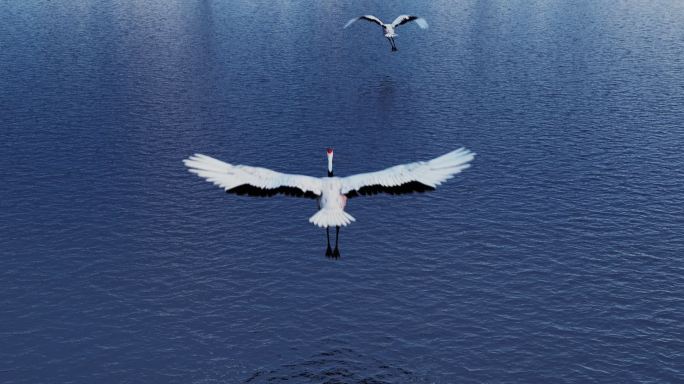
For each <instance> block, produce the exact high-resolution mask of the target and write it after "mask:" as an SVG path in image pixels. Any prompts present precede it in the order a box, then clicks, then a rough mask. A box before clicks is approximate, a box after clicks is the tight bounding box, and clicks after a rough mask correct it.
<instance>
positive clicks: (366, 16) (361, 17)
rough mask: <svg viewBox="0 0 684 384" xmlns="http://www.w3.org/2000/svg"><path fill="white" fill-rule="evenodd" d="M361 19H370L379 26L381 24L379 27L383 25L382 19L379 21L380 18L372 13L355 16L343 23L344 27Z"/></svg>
mask: <svg viewBox="0 0 684 384" xmlns="http://www.w3.org/2000/svg"><path fill="white" fill-rule="evenodd" d="M361 19H363V20H368V21H372V22H374V23H375V24H377V25H379V26H381V27H382V25H383V24H382V21H380V19H378V18H377V17H375V16H373V15H363V16H359V17H355V18H353V19H351V20H349V21H347V24H345V25H344V28H347V27H348V26H350V25H352V24H354V22H355V21H358V20H361Z"/></svg>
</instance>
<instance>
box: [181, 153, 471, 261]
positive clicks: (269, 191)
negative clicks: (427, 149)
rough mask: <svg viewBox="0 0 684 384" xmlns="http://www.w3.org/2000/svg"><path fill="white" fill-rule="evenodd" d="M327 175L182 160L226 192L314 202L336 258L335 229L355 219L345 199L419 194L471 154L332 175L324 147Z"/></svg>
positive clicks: (460, 166)
mask: <svg viewBox="0 0 684 384" xmlns="http://www.w3.org/2000/svg"><path fill="white" fill-rule="evenodd" d="M327 156H328V176H327V177H311V176H304V175H291V174H286V173H280V172H276V171H272V170H270V169H266V168H259V167H251V166H247V165H233V164H228V163H224V162H223V161H221V160H217V159H214V158H212V157H209V156H206V155H201V154H195V155H193V156H191V157H190V158H188V159H186V160H183V162H184V163H185V165H186V166H187V167H188V168H189V171H190V172H192V173H194V174H197V175H198V176H200V177H203V178H205V179H206V180H207V181H210V182H212V183H214V184H215V185H217V186H219V187H221V188H223V189H224V190H225V191H226V192H228V193H235V194H238V195H251V196H273V195H276V194H284V195H290V196H300V197H309V198H315V199H318V207H319V211H318V212H316V213H315V214H314V215H313V216H311V217H310V218H309V222H310V223H312V224H314V225H317V226H319V227H325V229H326V235H327V238H328V248H327V250H326V256H330V257H334V258H337V257H339V255H340V252H339V249H338V240H339V234H340V227H344V226H346V225H348V224H350V223H351V222H352V221H356V219H354V217H352V215H350V214H348V213H347V212H345V211H344V207H345V206H346V204H347V199H349V198H352V197H355V196H359V195H374V194H378V193H388V194H392V195H398V194H404V193H412V192H425V191H431V190H434V189H435V188H436V187H437V186H438V185H440V184H442V183H443V182H445V181H446V180H449V179H451V178H452V177H453V176H454V175H456V174H457V173H460V172H461V171H463V170H464V169H466V168H468V167H470V164H469V163H470V161H472V160H473V158H474V156H475V154H474V153H472V152H470V151H469V150H467V149H465V148H460V149H457V150H455V151H451V152H449V153H447V154H445V155H442V156H440V157H437V158H435V159H432V160H429V161H417V162H415V163H409V164H403V165H397V166H394V167H391V168H387V169H384V170H382V171H377V172H369V173H360V174H357V175H352V176H346V177H336V176H333V150H332V149H331V148H328V150H327ZM330 227H335V228H336V233H335V249H334V250H332V249H331V247H330V231H329V228H330Z"/></svg>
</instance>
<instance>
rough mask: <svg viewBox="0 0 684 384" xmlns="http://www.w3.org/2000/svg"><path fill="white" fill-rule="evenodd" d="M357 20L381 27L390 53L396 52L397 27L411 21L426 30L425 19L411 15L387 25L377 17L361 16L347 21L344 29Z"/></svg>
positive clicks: (401, 17) (402, 16)
mask: <svg viewBox="0 0 684 384" xmlns="http://www.w3.org/2000/svg"><path fill="white" fill-rule="evenodd" d="M358 20H367V21H370V22H372V23H375V24H378V25H379V26H381V27H382V33H383V35H384V36H385V37H386V38H387V40H389V42H390V44H391V45H392V51H396V50H397V46H396V44H395V42H394V38H395V37H397V33H396V32H395V29H396V28H397V27H398V26H400V25H404V24H406V23H409V22H411V21H415V22H416V24H418V26H419V27H420V28H421V29H427V28H428V23H427V21H426V20H425V19H423V18H422V17H418V16H412V15H401V16H398V17H397V18H396V19H394V21H393V22H392V23H389V24H386V23H383V22H382V20H380V19H378V18H377V17H375V16H373V15H363V16H359V17H355V18H353V19H351V20H349V21H348V22H347V24H345V25H344V28H347V27H349V26H350V25H352V24H354V22H356V21H358Z"/></svg>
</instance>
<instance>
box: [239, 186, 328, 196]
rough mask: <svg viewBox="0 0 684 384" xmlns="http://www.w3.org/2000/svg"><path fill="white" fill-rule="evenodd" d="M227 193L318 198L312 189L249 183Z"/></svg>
mask: <svg viewBox="0 0 684 384" xmlns="http://www.w3.org/2000/svg"><path fill="white" fill-rule="evenodd" d="M226 193H233V194H236V195H240V196H253V197H273V196H275V195H285V196H292V197H305V198H309V199H317V198H318V195H316V194H315V193H313V192H311V191H303V190H301V189H299V188H296V187H278V188H269V189H265V188H259V187H255V186H253V185H249V184H242V185H238V186H237V187H234V188H231V189H227V190H226Z"/></svg>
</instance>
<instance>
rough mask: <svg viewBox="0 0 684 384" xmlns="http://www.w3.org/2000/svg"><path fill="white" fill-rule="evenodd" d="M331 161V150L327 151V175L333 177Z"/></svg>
mask: <svg viewBox="0 0 684 384" xmlns="http://www.w3.org/2000/svg"><path fill="white" fill-rule="evenodd" d="M332 161H333V154H332V152H331V153H328V177H333V168H332Z"/></svg>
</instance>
